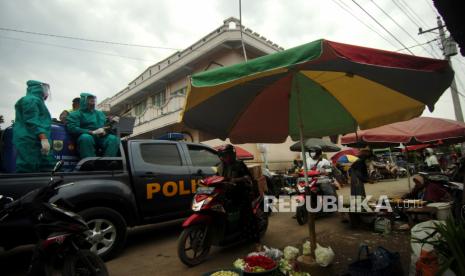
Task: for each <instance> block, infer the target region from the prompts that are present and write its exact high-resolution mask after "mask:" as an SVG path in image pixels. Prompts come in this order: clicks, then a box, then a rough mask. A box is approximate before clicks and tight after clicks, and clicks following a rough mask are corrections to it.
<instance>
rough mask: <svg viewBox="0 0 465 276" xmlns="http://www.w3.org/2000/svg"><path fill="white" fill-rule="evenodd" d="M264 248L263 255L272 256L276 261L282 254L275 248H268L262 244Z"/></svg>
mask: <svg viewBox="0 0 465 276" xmlns="http://www.w3.org/2000/svg"><path fill="white" fill-rule="evenodd" d="M263 249H265V256H267V257H270V258H272V259H273V260H275V261H278V260H279V259H281V257H282V256H283V252H282V251H281V250H279V249H276V248H273V247H271V248H268V247H267V246H263Z"/></svg>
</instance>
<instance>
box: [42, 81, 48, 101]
mask: <svg viewBox="0 0 465 276" xmlns="http://www.w3.org/2000/svg"><path fill="white" fill-rule="evenodd" d="M41 86H42V91H43V92H42V97H43V99H44V101H45V100H46V99H47V98H48V97H49V95H50V85H48V84H46V83H42V84H41Z"/></svg>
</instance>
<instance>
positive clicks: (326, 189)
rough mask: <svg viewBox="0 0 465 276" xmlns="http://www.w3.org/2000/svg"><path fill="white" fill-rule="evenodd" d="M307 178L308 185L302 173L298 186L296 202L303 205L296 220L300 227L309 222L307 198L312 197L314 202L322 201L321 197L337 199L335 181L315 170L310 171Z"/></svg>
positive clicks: (298, 209)
mask: <svg viewBox="0 0 465 276" xmlns="http://www.w3.org/2000/svg"><path fill="white" fill-rule="evenodd" d="M307 176H308V183H306V182H305V177H304V175H303V173H302V174H301V175H300V177H299V178H298V180H297V185H296V192H297V197H296V200H297V203H301V204H302V205H301V206H299V207H297V209H296V219H297V223H299V225H304V224H306V223H307V221H308V211H307V207H306V205H307V204H306V200H307V196H310V200H314V201H316V200H321V199H320V198H319V196H335V197H336V198H337V192H336V188H335V186H334V180H333V179H332V178H331V177H328V176H324V175H321V173H320V172H319V171H315V170H312V171H309V172H308V173H307ZM299 205H300V204H299ZM312 206H314V205H312Z"/></svg>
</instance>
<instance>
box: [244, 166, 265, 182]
mask: <svg viewBox="0 0 465 276" xmlns="http://www.w3.org/2000/svg"><path fill="white" fill-rule="evenodd" d="M247 168H248V169H249V172H250V174H251V175H252V177H253V179H255V180H258V179H259V178H260V177H261V176H262V175H263V174H262V166H260V165H258V164H254V165H247Z"/></svg>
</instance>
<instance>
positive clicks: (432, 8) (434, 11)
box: [425, 0, 438, 15]
mask: <svg viewBox="0 0 465 276" xmlns="http://www.w3.org/2000/svg"><path fill="white" fill-rule="evenodd" d="M425 1H426V3H428V5H429V7H430V8H431V10H433V13H434V14H436V15H438V13H437V11H436V9H435V8H434V7H433V5H432V4H431V1H430V0H425Z"/></svg>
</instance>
